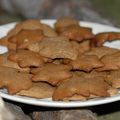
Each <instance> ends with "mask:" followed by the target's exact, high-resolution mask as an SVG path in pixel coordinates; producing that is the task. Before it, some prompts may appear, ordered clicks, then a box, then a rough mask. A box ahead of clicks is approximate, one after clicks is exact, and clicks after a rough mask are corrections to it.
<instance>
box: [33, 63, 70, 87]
mask: <svg viewBox="0 0 120 120" xmlns="http://www.w3.org/2000/svg"><path fill="white" fill-rule="evenodd" d="M70 69H71V66H68V65H63V64H53V63H47V64H45V65H44V66H42V67H40V68H33V69H32V70H31V73H33V77H32V80H33V81H45V82H48V83H49V84H51V85H57V84H58V83H59V82H61V81H62V80H64V79H67V78H70V77H71V76H72V73H71V72H70Z"/></svg>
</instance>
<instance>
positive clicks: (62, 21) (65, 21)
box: [55, 17, 79, 33]
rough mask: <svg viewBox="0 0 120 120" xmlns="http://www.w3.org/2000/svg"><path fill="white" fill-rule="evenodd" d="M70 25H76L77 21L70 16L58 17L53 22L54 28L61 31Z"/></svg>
mask: <svg viewBox="0 0 120 120" xmlns="http://www.w3.org/2000/svg"><path fill="white" fill-rule="evenodd" d="M70 25H78V26H79V21H78V20H76V19H74V18H71V17H60V18H59V19H58V20H57V22H56V23H55V30H56V31H57V32H58V33H61V32H62V31H63V30H64V29H65V28H66V27H68V26H70Z"/></svg>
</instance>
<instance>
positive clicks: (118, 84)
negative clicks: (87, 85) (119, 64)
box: [106, 70, 120, 88]
mask: <svg viewBox="0 0 120 120" xmlns="http://www.w3.org/2000/svg"><path fill="white" fill-rule="evenodd" d="M106 82H108V83H109V84H110V85H112V87H113V88H120V70H117V71H116V70H115V71H110V74H109V75H107V77H106Z"/></svg>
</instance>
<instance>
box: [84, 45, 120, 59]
mask: <svg viewBox="0 0 120 120" xmlns="http://www.w3.org/2000/svg"><path fill="white" fill-rule="evenodd" d="M118 51H119V50H118V49H115V48H109V47H106V46H103V47H92V48H91V49H90V51H88V52H86V53H85V55H96V56H98V57H99V58H101V57H103V56H104V55H109V54H113V53H116V52H118Z"/></svg>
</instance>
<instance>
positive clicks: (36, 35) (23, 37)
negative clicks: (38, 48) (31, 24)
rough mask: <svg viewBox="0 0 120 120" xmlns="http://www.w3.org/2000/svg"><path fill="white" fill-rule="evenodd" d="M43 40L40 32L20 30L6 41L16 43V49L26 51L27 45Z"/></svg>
mask: <svg viewBox="0 0 120 120" xmlns="http://www.w3.org/2000/svg"><path fill="white" fill-rule="evenodd" d="M43 38H44V35H43V33H42V31H41V30H21V31H20V32H19V33H18V34H16V35H15V36H12V37H10V38H9V39H8V41H9V42H13V43H16V44H17V48H18V49H26V48H27V47H28V46H29V44H32V43H34V42H38V41H41V40H42V39H43Z"/></svg>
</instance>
